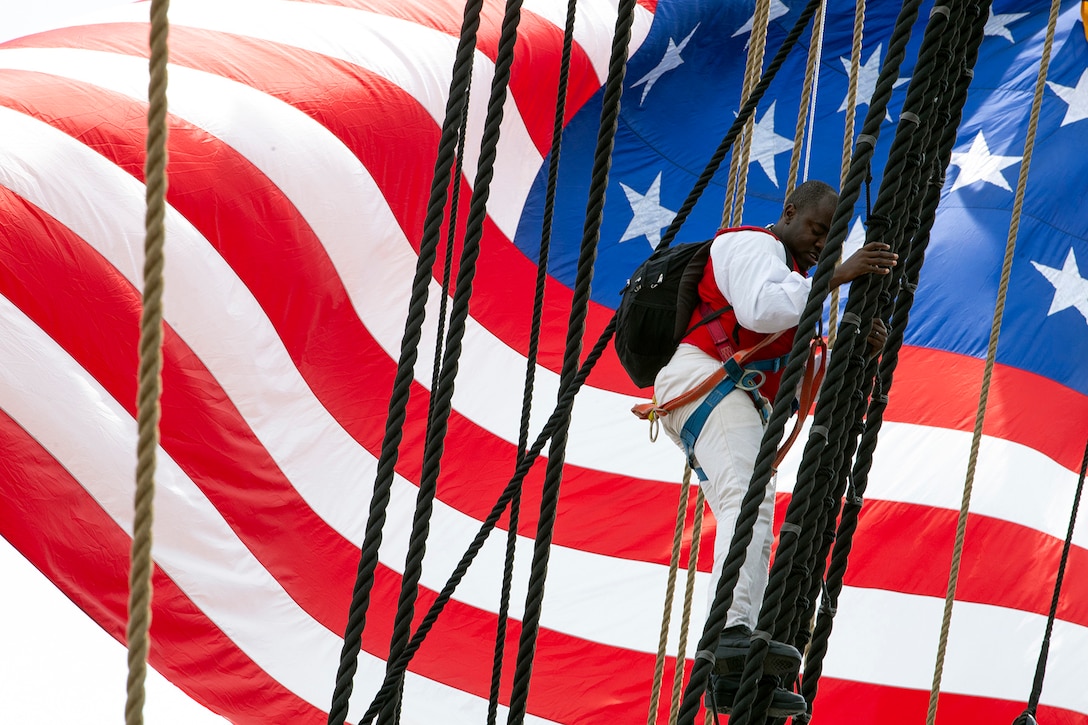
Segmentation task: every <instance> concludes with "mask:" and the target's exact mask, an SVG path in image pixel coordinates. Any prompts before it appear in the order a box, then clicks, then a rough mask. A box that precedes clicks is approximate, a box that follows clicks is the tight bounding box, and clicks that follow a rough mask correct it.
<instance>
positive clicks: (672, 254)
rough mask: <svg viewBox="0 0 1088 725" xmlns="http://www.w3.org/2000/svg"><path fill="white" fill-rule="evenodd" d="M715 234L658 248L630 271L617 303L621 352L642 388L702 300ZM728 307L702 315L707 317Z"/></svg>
mask: <svg viewBox="0 0 1088 725" xmlns="http://www.w3.org/2000/svg"><path fill="white" fill-rule="evenodd" d="M712 241H713V240H707V241H704V242H693V243H690V244H677V245H674V246H670V247H665V248H664V249H657V250H655V251H654V253H653V254H651V255H650V258H649V259H647V260H646V261H645V262H643V263H642V264H641V265H639V266H638V268H637V269H636V270H635V271H634V272H633V273H632V274H631V278H630V279H629V280H628V281H627V284H626V285H625V286H624V288H623V291H622V293H621V294H622V297H621V299H620V304H619V307H617V308H616V339H615V347H616V354H617V355H618V356H619V358H620V364H621V365H623V369H624V370H626V371H627V374H628V375H629V376H630V378H631V380H632V381H633V382H634V383H635V385H637V386H639V387H640V388H648V387H650V386H652V385H653V384H654V378H656V377H657V373H658V372H659V371H660V370H661V368H663V367H665V365H666V363H668V362H669V360H670V359H671V358H672V354H673V353H674V352H676V348H677V346H678V345H679V344H680V340H682V339H683V338H684V335H686V334H687V333H688V332H690V330H689V328H688V325H689V324H690V323H691V316H692V314H693V313H694V311H695V308H696V306H697V305H698V304H699V290H698V288H699V280H700V279H702V276H703V271H704V270H705V269H706V262H707V259H708V258H709V256H710V244H711V242H712ZM724 311H725V310H717V311H716V312H715V313H712V314H710V315H708V316H707V317H706V318H705V319H703V320H701V321H700V323H699V324H702V323H703V322H707V321H709V320H710V319H712V318H713V317H716V316H717V315H719V314H721V313H722V312H724Z"/></svg>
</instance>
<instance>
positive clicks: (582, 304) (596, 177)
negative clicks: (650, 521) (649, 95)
mask: <svg viewBox="0 0 1088 725" xmlns="http://www.w3.org/2000/svg"><path fill="white" fill-rule="evenodd" d="M635 5H636V3H635V0H621V2H620V4H619V7H618V9H617V17H616V29H615V33H614V35H613V42H612V50H611V56H610V58H609V67H608V76H607V79H606V81H605V87H604V94H603V100H602V106H601V124H600V128H599V131H598V134H597V145H596V149H595V151H594V157H593V174H592V178H591V181H590V188H589V196H588V199H587V202H586V216H585V224H584V227H583V230H582V242H581V246H580V250H579V254H578V269H577V274H576V276H575V289H574V295H573V298H572V300H571V309H570V315H569V317H568V323H567V340H566V345H565V348H564V351H563V365H562V369H561V372H560V376H559V379H560V386H561V387H564V386H568V385H571V384H572V383H573V381H574V379H575V377H576V376H577V374H578V369H579V366H578V359H579V357H580V356H581V352H582V337H583V335H584V333H585V320H586V315H587V314H588V311H589V297H590V290H591V285H592V282H593V267H594V264H595V262H596V259H597V243H598V242H599V240H600V233H601V222H602V220H603V212H604V198H605V192H606V190H607V188H608V175H609V171H610V169H611V164H612V149H613V146H614V144H615V136H616V129H617V128H618V125H619V111H620V99H621V96H622V94H623V79H624V75H625V73H626V65H627V51H628V45H629V43H630V40H631V28H632V25H633V24H634V10H635ZM569 426H570V419H569V417H568V418H567V419H566V420H564V421H562V422H561V423H560V424H559V425H558V426H557V429H556V431H555V433H554V434H553V435H552V443H551V448H550V449H549V452H548V461H547V466H546V470H545V478H544V486H543V489H542V491H541V499H540V516H539V518H538V519H537V521H538V523H537V536H536V543H535V546H534V547H533V561H532V566H531V568H530V574H529V591H528V594H527V595H526V598H525V610H524V616H523V617H522V630H521V639H520V641H519V643H518V656H517V661H516V663H515V666H514V684H513V689H512V691H511V695H510V716H509V719H508V722H510V723H514V724H515V725H518V724H520V723H521V722H523V721H524V718H525V710H526V702H527V699H528V695H529V679H530V677H531V675H532V667H533V659H534V657H535V655H536V640H537V635H538V634H539V629H540V612H541V609H542V606H543V600H544V586H545V579H546V576H547V570H548V559H549V558H550V554H551V542H552V535H553V533H554V527H555V518H556V508H557V507H558V504H559V488H560V483H561V482H562V477H563V464H564V462H565V458H566V442H567V433H568V430H569Z"/></svg>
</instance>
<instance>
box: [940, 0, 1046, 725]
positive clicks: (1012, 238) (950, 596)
mask: <svg viewBox="0 0 1088 725" xmlns="http://www.w3.org/2000/svg"><path fill="white" fill-rule="evenodd" d="M1060 8H1061V0H1051V3H1050V19H1049V21H1048V23H1047V26H1046V40H1045V42H1044V43H1043V55H1042V58H1041V60H1040V62H1039V74H1038V76H1037V77H1036V80H1035V95H1034V97H1033V98H1032V101H1031V116H1030V117H1029V120H1028V133H1027V141H1026V142H1025V144H1024V158H1023V160H1022V161H1021V162H1020V174H1019V176H1018V178H1017V182H1016V196H1015V198H1014V200H1013V206H1012V222H1011V223H1010V224H1009V236H1008V239H1007V240H1006V243H1005V260H1004V263H1003V265H1002V267H1001V284H1000V285H999V286H998V290H997V304H996V305H995V307H994V318H993V323H992V324H991V326H990V343H989V346H988V347H987V349H986V366H985V368H984V370H983V374H982V391H981V392H980V394H979V399H978V408H977V410H976V411H975V429H974V432H973V434H972V436H971V454H970V456H969V457H968V460H967V478H966V480H965V481H964V485H963V501H962V504H961V505H960V514H959V519H958V520H957V522H956V543H955V546H954V548H953V551H952V568H951V571H950V572H949V575H948V590H947V593H946V594H945V599H944V617H943V618H942V619H941V637H940V642H939V644H938V646H937V664H936V666H935V667H934V671H933V686H932V688H931V689H930V692H929V712H928V714H927V715H926V725H933V723H934V722H935V721H936V719H937V698H938V695H939V694H940V691H941V677H942V676H943V674H944V660H945V654H946V652H947V649H948V630H949V627H950V625H951V623H952V603H953V602H954V601H955V598H956V584H957V583H958V581H959V574H960V559H961V557H962V555H963V540H964V536H965V534H966V531H967V513H968V511H969V510H970V507H971V491H972V488H973V487H974V481H975V468H976V465H977V463H978V449H979V444H980V442H981V440H982V424H983V421H984V420H985V418H986V404H987V402H988V400H989V397H990V382H991V379H992V377H993V370H994V361H995V360H996V358H997V343H998V338H999V337H1000V334H1001V318H1002V316H1003V315H1004V313H1005V298H1006V297H1007V295H1008V291H1009V278H1010V277H1011V275H1012V258H1013V251H1014V250H1015V248H1016V236H1017V233H1018V232H1019V230H1020V216H1021V213H1022V211H1023V206H1024V193H1025V190H1026V189H1027V183H1028V170H1029V168H1030V166H1031V155H1032V152H1033V151H1034V150H1035V133H1036V130H1037V129H1038V127H1039V109H1040V107H1041V106H1042V102H1043V88H1044V86H1045V83H1046V76H1047V71H1048V70H1049V68H1050V53H1051V49H1052V48H1053V45H1054V30H1055V28H1056V26H1057V24H1058V11H1059V10H1060Z"/></svg>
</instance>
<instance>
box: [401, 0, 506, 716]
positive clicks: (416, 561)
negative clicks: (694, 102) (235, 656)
mask: <svg viewBox="0 0 1088 725" xmlns="http://www.w3.org/2000/svg"><path fill="white" fill-rule="evenodd" d="M521 4H522V0H508V2H507V4H506V13H505V16H504V18H503V23H502V30H501V32H500V37H499V45H498V52H497V54H496V61H495V73H494V76H493V78H492V84H491V93H490V97H489V98H488V105H487V116H486V120H485V123H484V132H483V137H482V139H481V143H480V156H479V162H478V167H477V171H476V181H475V184H474V185H473V189H472V198H471V201H470V203H469V211H468V220H467V222H466V227H465V239H464V242H463V247H462V250H461V260H460V264H459V266H458V270H457V283H456V286H455V291H454V298H453V307H452V309H451V313H450V325H449V332H448V333H447V338H446V349H445V352H444V353H443V359H442V372H441V375H440V378H439V385H438V388H437V389H436V390H434V391H432V396H433V397H434V398H435V401H436V402H435V404H434V410H435V414H434V416H433V417H432V420H430V421H429V425H428V426H427V435H426V440H425V443H424V450H423V464H422V468H421V472H420V483H419V492H418V495H417V497H416V510H415V515H414V516H413V519H412V530H411V533H410V535H409V543H408V553H407V556H406V558H405V566H404V573H403V574H402V577H401V591H400V597H399V599H398V602H397V613H396V616H395V618H394V622H393V633H392V636H391V638H390V646H389V658H390V659H395V658H397V657H398V656H399V655H400V653H401V652H403V651H404V649H405V648H406V647H407V646H408V642H409V639H410V634H411V625H412V619H413V616H414V612H415V600H416V596H417V593H418V584H419V580H420V578H421V576H422V571H423V559H424V556H425V554H426V549H427V538H428V536H429V534H430V518H431V513H432V511H433V507H434V498H435V494H436V492H437V485H438V477H439V473H440V470H441V458H442V451H443V449H444V446H445V437H446V433H447V430H448V423H449V416H450V413H451V411H452V400H453V393H454V387H455V382H456V376H457V371H458V362H459V360H460V354H461V350H462V341H463V338H464V333H465V325H466V321H467V319H468V311H469V299H470V297H471V295H472V287H473V285H472V283H473V280H474V278H475V275H476V261H477V259H478V258H479V254H480V240H481V239H482V237H483V223H484V217H485V216H486V205H487V199H488V196H489V194H490V188H491V181H492V179H493V178H494V165H495V158H496V156H497V149H498V141H499V135H500V126H501V123H502V118H503V106H504V104H505V102H506V97H507V86H508V83H509V80H510V68H511V66H512V65H513V60H514V44H515V42H516V40H517V28H518V22H519V20H520V16H521ZM387 666H388V665H387ZM393 717H394V702H393V701H392V700H390V701H388V702H387V704H386V706H385V708H384V710H383V713H382V720H383V721H385V722H390V721H392V720H393Z"/></svg>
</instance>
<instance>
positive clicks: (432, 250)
mask: <svg viewBox="0 0 1088 725" xmlns="http://www.w3.org/2000/svg"><path fill="white" fill-rule="evenodd" d="M482 4H483V3H482V0H468V2H467V3H466V5H465V14H464V21H463V23H462V27H461V37H460V40H459V41H458V45H457V52H456V56H455V60H454V64H453V77H452V79H451V81H450V92H449V96H448V98H447V102H446V116H445V118H444V119H443V122H442V132H441V136H440V140H439V145H438V154H437V157H436V158H435V166H434V176H433V178H432V181H431V192H430V196H429V198H428V201H427V214H426V218H425V221H424V226H423V235H422V238H421V240H420V248H419V255H418V257H417V259H416V269H415V275H414V277H413V280H412V294H411V299H410V301H409V306H408V314H407V319H406V321H405V330H404V337H403V338H402V340H401V352H400V357H399V359H398V361H397V372H396V376H395V378H394V382H393V389H392V392H391V394H390V397H389V410H388V414H387V417H386V428H385V435H384V437H383V439H382V450H381V453H380V455H379V458H378V466H377V471H376V473H375V478H374V493H373V495H372V497H371V501H370V512H369V514H368V518H367V525H366V531H365V532H364V535H363V544H362V547H361V552H360V557H359V567H358V571H357V572H356V579H355V585H354V588H353V591H352V599H351V605H350V608H349V610H348V621H347V625H346V627H345V630H344V645H343V648H342V649H341V653H340V664H339V666H338V669H337V673H336V683H335V686H334V689H333V698H332V705H331V707H330V708H329V718H328V723H329V725H340V724H341V723H343V722H344V721H345V720H346V719H347V713H348V703H349V701H350V699H351V691H352V687H353V682H352V680H353V678H354V676H355V672H356V670H357V669H358V658H359V650H360V647H361V645H362V633H363V629H364V628H365V627H366V614H367V609H368V608H369V605H370V593H371V589H372V588H373V584H374V572H375V570H376V568H377V565H378V549H379V547H380V546H381V542H382V528H383V527H384V525H385V519H386V512H387V510H388V507H389V500H390V498H391V490H392V485H393V476H394V471H395V467H396V464H397V459H398V457H399V447H400V442H401V439H402V438H403V430H404V421H405V418H406V412H407V407H408V398H409V394H410V391H411V385H412V381H413V379H414V368H415V363H416V359H417V357H418V352H419V340H420V337H421V330H422V327H423V320H424V317H425V315H426V305H427V297H428V292H429V284H430V280H431V269H432V267H433V266H434V260H435V256H436V254H437V246H438V242H439V239H440V235H441V227H442V220H443V217H444V209H445V206H446V200H447V192H448V189H449V185H450V181H451V178H450V177H451V173H450V169H451V165H452V162H453V156H454V149H455V146H456V144H457V140H458V139H457V137H458V133H457V129H458V127H459V125H460V121H461V117H462V114H463V112H464V104H465V103H466V102H467V97H468V87H469V82H470V77H471V72H472V56H473V54H474V52H475V45H476V31H477V29H478V28H479V24H480V9H481V7H482Z"/></svg>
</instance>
